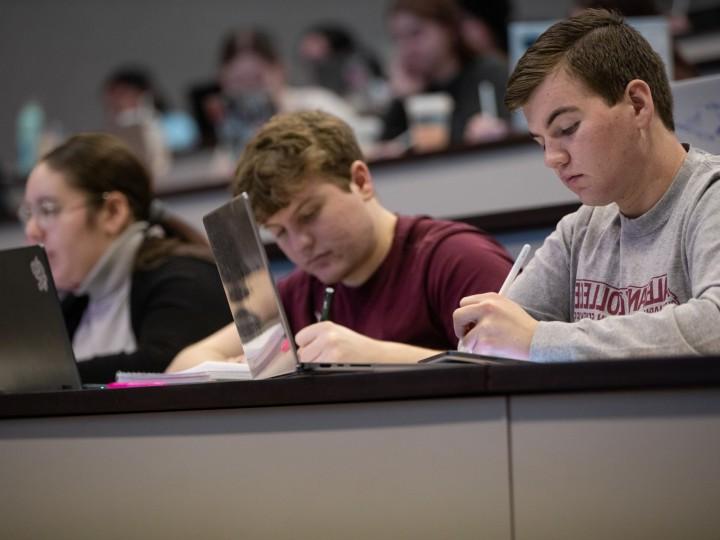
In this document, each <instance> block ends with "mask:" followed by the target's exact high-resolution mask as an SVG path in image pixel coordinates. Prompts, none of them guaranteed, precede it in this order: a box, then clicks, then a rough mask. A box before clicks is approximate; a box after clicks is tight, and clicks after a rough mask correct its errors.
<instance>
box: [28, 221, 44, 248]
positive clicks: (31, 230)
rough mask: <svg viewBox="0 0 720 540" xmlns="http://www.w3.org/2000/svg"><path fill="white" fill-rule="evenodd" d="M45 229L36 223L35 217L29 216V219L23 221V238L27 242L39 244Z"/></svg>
mask: <svg viewBox="0 0 720 540" xmlns="http://www.w3.org/2000/svg"><path fill="white" fill-rule="evenodd" d="M44 236H45V231H44V230H43V229H42V227H40V226H39V225H38V222H37V218H36V217H35V216H30V219H28V220H27V223H25V238H26V240H27V241H28V243H31V244H41V243H42V240H43V237H44Z"/></svg>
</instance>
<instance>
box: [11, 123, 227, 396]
mask: <svg viewBox="0 0 720 540" xmlns="http://www.w3.org/2000/svg"><path fill="white" fill-rule="evenodd" d="M151 199H152V195H151V186H150V177H149V176H148V174H147V172H146V170H145V169H144V167H143V166H142V165H141V164H140V162H139V161H138V160H137V158H135V157H134V155H133V154H132V153H131V152H130V150H129V148H128V147H126V146H125V145H124V144H123V143H121V142H120V141H119V140H118V139H116V138H115V137H113V136H111V135H106V134H83V135H76V136H74V137H71V138H70V139H68V140H67V141H66V142H64V143H63V144H61V145H60V146H59V147H57V148H56V149H54V150H52V151H51V152H50V153H48V154H47V155H45V156H44V157H43V158H42V159H41V160H40V162H39V163H38V165H36V166H35V168H34V169H33V170H32V172H31V173H30V176H29V178H28V181H27V185H26V188H25V196H24V202H23V205H22V206H21V208H20V211H19V216H20V218H21V220H22V221H23V222H24V223H25V234H26V236H27V239H28V241H29V242H32V243H40V244H44V246H45V249H46V250H47V255H48V259H49V262H50V268H51V271H52V274H53V278H54V280H55V283H56V284H57V287H58V289H61V290H62V291H65V292H68V293H73V294H71V295H68V296H67V297H65V298H64V301H63V311H64V314H65V319H66V323H67V325H68V330H69V332H70V335H71V337H72V344H73V350H74V352H75V356H76V358H77V360H78V367H79V370H80V375H81V377H82V379H83V382H90V383H103V382H108V381H112V380H114V378H115V372H116V371H118V370H125V371H163V370H164V369H165V368H166V367H167V365H168V364H169V362H170V360H172V358H173V356H175V354H176V353H177V352H178V351H179V350H180V349H181V348H182V347H184V346H185V345H187V344H189V343H192V342H193V341H196V340H198V339H200V338H201V337H203V336H205V335H207V334H208V333H210V332H212V331H214V330H217V329H218V328H220V327H221V326H223V325H225V324H227V322H228V321H230V320H231V317H230V310H229V309H228V306H227V300H226V298H225V294H224V291H223V288H222V284H221V283H220V279H219V276H218V273H217V269H216V267H215V265H214V263H213V262H212V259H211V256H210V252H209V248H208V247H207V245H206V244H204V245H203V244H199V243H195V244H192V243H188V242H186V241H184V240H183V239H180V238H170V237H163V236H162V234H163V233H164V232H167V233H168V234H170V233H174V232H176V231H179V232H180V233H181V232H182V231H180V230H179V229H177V230H176V229H172V230H167V231H164V230H163V229H162V228H161V227H160V226H153V227H150V224H149V219H150V210H151ZM168 229H169V227H168ZM75 295H77V297H76V296H75ZM81 295H83V296H85V295H87V296H85V297H84V298H80V296H81Z"/></svg>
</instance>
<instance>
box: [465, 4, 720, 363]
mask: <svg viewBox="0 0 720 540" xmlns="http://www.w3.org/2000/svg"><path fill="white" fill-rule="evenodd" d="M505 100H506V103H507V105H508V107H509V108H510V109H517V108H520V107H521V108H522V110H523V112H524V114H525V117H526V119H527V122H528V126H529V129H530V132H531V134H532V136H533V137H534V139H535V140H536V141H537V142H538V143H539V144H540V145H541V146H542V148H543V150H544V154H545V163H546V165H547V166H548V167H551V168H553V169H554V170H555V171H556V173H557V175H558V176H559V177H560V179H561V181H562V182H563V183H564V184H565V185H566V186H567V187H568V188H569V189H570V190H571V191H573V192H574V193H576V194H577V195H578V197H579V198H580V200H581V202H582V203H583V206H581V208H580V209H579V210H578V211H577V212H575V213H573V214H570V215H568V216H566V217H565V218H563V219H562V220H561V221H560V223H559V224H558V226H557V229H556V230H555V231H554V232H553V233H552V234H551V235H550V236H549V237H548V238H547V240H546V241H545V243H544V245H543V246H542V247H541V248H540V249H539V250H538V251H537V252H536V254H535V256H534V258H533V260H532V261H531V262H530V263H529V264H528V266H527V267H526V268H525V270H524V272H523V273H522V274H521V275H520V276H519V277H518V279H517V280H516V281H515V283H514V285H513V286H512V287H511V289H510V291H509V293H508V294H507V295H506V296H505V297H501V296H499V295H497V294H492V293H490V294H478V295H474V296H470V297H466V298H464V299H463V300H462V301H461V302H460V308H459V309H457V310H456V311H455V313H454V317H453V318H454V325H455V332H456V334H457V335H458V336H459V337H460V336H462V337H463V343H464V345H465V347H466V348H468V349H470V350H472V351H473V352H476V353H480V354H486V355H493V356H505V357H512V358H520V359H529V360H533V361H540V362H552V361H568V360H584V359H594V358H622V357H628V358H637V357H658V356H671V355H673V356H677V355H698V354H718V353H720V182H717V180H719V179H720V157H719V156H713V155H710V154H708V153H706V152H703V151H702V150H699V149H696V148H689V147H688V146H687V145H683V144H681V143H680V141H678V139H677V137H676V136H675V133H674V125H673V115H672V98H671V94H670V88H669V84H668V80H667V77H666V75H665V69H664V67H663V64H662V61H661V60H660V58H659V56H658V55H657V54H656V53H655V52H654V51H653V50H652V49H651V47H650V45H649V44H648V43H647V41H645V39H643V38H642V37H641V36H640V34H639V33H638V32H637V31H635V30H634V29H632V28H631V27H629V26H628V25H627V24H626V23H625V22H623V20H622V18H620V17H619V16H617V15H614V14H610V13H608V12H606V11H601V10H589V11H586V12H584V13H582V14H580V15H578V16H576V17H573V18H571V19H568V20H564V21H561V22H559V23H557V24H555V25H554V26H553V27H551V28H550V29H549V30H548V31H547V32H545V33H544V34H543V35H542V36H541V37H540V38H539V39H538V40H537V42H536V43H535V44H534V45H533V46H532V47H530V48H529V49H528V51H527V52H526V53H525V55H524V56H523V58H522V59H521V60H520V62H519V63H518V65H517V67H516V68H515V71H514V73H513V74H512V76H511V77H510V81H509V83H508V91H507V94H506V97H505Z"/></svg>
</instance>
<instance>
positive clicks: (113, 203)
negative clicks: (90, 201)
mask: <svg viewBox="0 0 720 540" xmlns="http://www.w3.org/2000/svg"><path fill="white" fill-rule="evenodd" d="M97 216H98V218H97V219H98V223H99V226H100V227H101V228H102V229H103V231H104V232H105V233H106V234H107V235H108V236H111V237H115V236H118V235H119V234H120V233H121V232H122V231H124V230H125V228H126V227H127V226H128V225H129V224H130V223H131V222H132V221H133V215H132V210H131V209H130V203H129V202H128V199H127V196H126V195H125V194H123V193H120V192H119V191H110V192H108V193H106V194H105V196H104V197H103V205H102V207H101V208H100V210H99V211H98V213H97Z"/></svg>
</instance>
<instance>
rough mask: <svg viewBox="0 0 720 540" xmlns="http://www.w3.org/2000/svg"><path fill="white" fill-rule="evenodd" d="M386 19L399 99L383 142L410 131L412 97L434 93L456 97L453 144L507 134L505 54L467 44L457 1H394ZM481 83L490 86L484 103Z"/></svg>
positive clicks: (387, 122) (393, 81) (391, 111)
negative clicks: (407, 101) (485, 51)
mask: <svg viewBox="0 0 720 540" xmlns="http://www.w3.org/2000/svg"><path fill="white" fill-rule="evenodd" d="M387 21H388V27H389V31H390V35H391V38H392V41H393V44H394V51H393V59H392V64H391V72H390V80H391V87H392V88H393V92H394V94H395V96H396V97H395V99H394V100H393V102H392V103H391V105H390V107H389V108H388V110H387V111H386V113H385V115H384V118H383V123H384V126H383V131H382V135H381V139H382V140H386V141H388V140H391V139H395V138H396V137H398V136H399V135H401V134H403V133H404V132H406V131H407V130H408V124H409V122H408V115H407V110H406V106H405V99H406V98H407V97H408V96H411V95H414V94H425V93H436V92H443V93H446V94H448V95H449V96H450V97H451V98H452V102H453V108H452V113H451V118H450V133H449V142H450V144H453V145H455V144H462V143H473V142H479V141H483V140H491V139H496V138H499V137H502V136H504V135H505V134H506V133H507V131H508V127H507V122H506V121H505V120H506V119H507V118H509V115H508V112H507V110H506V109H505V106H504V104H503V101H502V97H503V93H504V90H505V83H506V81H507V66H506V65H505V63H504V62H503V61H502V59H501V58H499V57H497V56H495V55H489V54H488V55H486V54H483V55H478V54H476V53H475V52H474V51H473V50H472V49H471V48H470V47H469V46H468V45H467V43H466V42H465V40H464V39H463V33H462V30H461V21H462V14H461V11H460V8H459V6H458V5H456V3H455V1H454V0H392V3H391V4H390V7H389V9H388V12H387ZM483 82H484V83H486V85H487V84H489V88H490V97H489V100H487V101H486V102H485V103H483V104H482V105H481V99H482V98H481V94H482V93H481V92H480V91H479V87H480V84H481V83H483ZM487 94H488V93H487V92H486V95H487ZM483 107H485V109H486V110H483ZM471 124H474V127H473V128H471V127H470V126H471Z"/></svg>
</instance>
